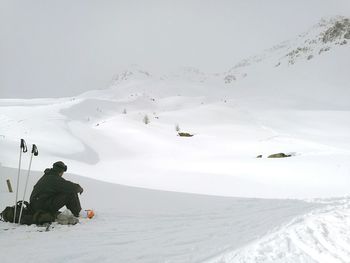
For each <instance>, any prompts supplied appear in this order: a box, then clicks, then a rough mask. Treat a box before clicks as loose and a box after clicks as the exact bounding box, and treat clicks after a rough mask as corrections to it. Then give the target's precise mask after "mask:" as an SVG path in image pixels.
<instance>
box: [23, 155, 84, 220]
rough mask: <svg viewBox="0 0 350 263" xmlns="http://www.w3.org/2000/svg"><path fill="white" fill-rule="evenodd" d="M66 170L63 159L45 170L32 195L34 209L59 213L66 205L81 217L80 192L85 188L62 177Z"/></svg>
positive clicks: (31, 200) (31, 202) (76, 215)
mask: <svg viewBox="0 0 350 263" xmlns="http://www.w3.org/2000/svg"><path fill="white" fill-rule="evenodd" d="M66 171H67V165H65V164H64V163H63V162H61V161H58V162H55V163H54V164H53V166H52V168H51V169H49V168H48V169H46V170H45V172H44V175H43V176H42V177H41V178H40V179H39V181H38V182H37V183H36V185H35V186H34V188H33V191H32V194H31V195H30V205H31V207H32V209H33V210H34V211H39V210H42V211H46V212H49V213H51V214H52V215H57V214H58V210H60V209H61V208H62V207H63V206H66V207H67V208H68V209H69V210H70V211H71V212H72V213H73V215H74V216H75V217H79V213H80V211H81V206H80V200H79V196H78V193H79V194H82V193H83V191H84V190H83V188H82V187H81V186H80V185H79V184H75V183H72V182H70V181H67V180H65V179H63V178H62V176H63V173H64V172H66Z"/></svg>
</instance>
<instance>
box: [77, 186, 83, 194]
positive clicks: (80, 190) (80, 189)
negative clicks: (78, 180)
mask: <svg viewBox="0 0 350 263" xmlns="http://www.w3.org/2000/svg"><path fill="white" fill-rule="evenodd" d="M77 192H78V193H79V194H82V193H83V192H84V189H83V188H82V187H81V186H80V185H79V186H78V190H77Z"/></svg>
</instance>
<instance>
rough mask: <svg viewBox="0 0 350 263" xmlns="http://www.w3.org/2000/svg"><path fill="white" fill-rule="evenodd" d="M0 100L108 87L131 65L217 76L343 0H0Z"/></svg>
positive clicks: (347, 11)
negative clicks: (196, 70)
mask: <svg viewBox="0 0 350 263" xmlns="http://www.w3.org/2000/svg"><path fill="white" fill-rule="evenodd" d="M0 3H1V5H0V98H31V97H60V96H71V95H77V94H79V93H81V92H83V91H86V90H90V89H100V88H105V87H108V85H109V84H110V81H111V79H112V77H113V75H114V74H115V73H117V72H118V71H119V70H120V69H121V68H125V67H127V66H128V65H129V64H139V65H141V66H143V67H146V68H150V69H156V70H157V69H158V70H159V69H162V70H169V69H173V68H176V67H180V66H194V67H198V68H199V69H201V70H204V71H208V72H218V71H225V70H227V69H228V68H230V67H231V66H233V65H234V64H235V63H236V62H237V61H238V60H239V59H241V58H244V57H246V56H250V55H254V54H255V53H259V51H261V50H263V49H265V48H269V47H271V46H272V45H274V44H277V43H279V42H281V41H284V40H287V39H289V38H293V37H294V36H295V35H298V34H299V33H301V32H303V31H305V30H306V29H308V28H309V27H310V26H312V25H313V24H315V23H317V22H318V21H319V20H320V19H321V18H322V17H328V16H332V15H350V1H349V0H177V1H170V0H114V1H112V0H60V1H53V0H22V1H19V0H0Z"/></svg>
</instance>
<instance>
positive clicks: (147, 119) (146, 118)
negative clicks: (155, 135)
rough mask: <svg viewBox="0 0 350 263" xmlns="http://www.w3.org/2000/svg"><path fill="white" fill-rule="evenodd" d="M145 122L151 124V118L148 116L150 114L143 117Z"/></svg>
mask: <svg viewBox="0 0 350 263" xmlns="http://www.w3.org/2000/svg"><path fill="white" fill-rule="evenodd" d="M143 122H144V123H145V124H149V122H150V121H149V118H148V116H147V115H145V117H143Z"/></svg>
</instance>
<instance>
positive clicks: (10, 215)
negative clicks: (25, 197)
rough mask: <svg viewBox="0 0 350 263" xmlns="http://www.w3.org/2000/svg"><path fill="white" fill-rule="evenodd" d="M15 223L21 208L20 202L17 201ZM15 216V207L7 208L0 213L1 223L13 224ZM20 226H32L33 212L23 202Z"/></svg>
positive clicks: (27, 204) (26, 203) (25, 202)
mask: <svg viewBox="0 0 350 263" xmlns="http://www.w3.org/2000/svg"><path fill="white" fill-rule="evenodd" d="M16 206H17V207H16V223H18V220H19V214H20V212H21V208H22V201H18V202H17V204H16ZM14 214H15V206H7V207H6V208H5V209H4V211H2V212H1V214H0V218H1V220H2V221H5V222H10V223H13V219H14ZM20 224H24V225H31V224H33V211H32V209H31V207H30V205H29V203H28V202H27V201H23V211H22V217H21V222H20Z"/></svg>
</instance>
